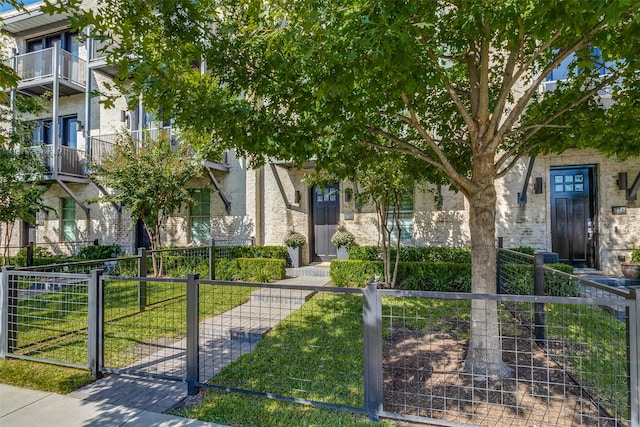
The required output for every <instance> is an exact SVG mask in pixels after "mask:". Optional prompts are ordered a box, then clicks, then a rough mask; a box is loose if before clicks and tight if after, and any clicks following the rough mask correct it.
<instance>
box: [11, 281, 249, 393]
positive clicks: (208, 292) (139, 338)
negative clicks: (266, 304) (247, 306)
mask: <svg viewBox="0 0 640 427" xmlns="http://www.w3.org/2000/svg"><path fill="white" fill-rule="evenodd" d="M137 286H138V283H137V282H132V281H110V282H107V283H106V284H105V319H106V322H105V355H104V360H105V364H107V366H109V367H114V368H121V367H124V366H127V365H128V364H131V363H133V362H134V361H135V360H136V359H137V358H138V357H139V355H136V354H135V351H134V350H135V348H136V347H137V346H138V345H140V343H155V342H157V341H159V340H169V341H171V340H178V339H181V338H184V336H185V335H186V319H185V312H186V296H185V287H184V284H183V283H166V282H152V281H149V282H148V283H147V291H148V304H149V305H148V306H147V308H146V309H145V310H144V311H142V312H138V303H137V301H138V300H137V298H138V288H137ZM252 290H254V289H253V288H249V287H233V288H231V287H229V286H226V287H225V286H208V285H201V290H200V307H199V308H200V318H201V320H202V319H204V318H206V317H210V316H215V315H217V314H220V313H222V312H225V311H227V310H229V309H231V308H233V307H235V306H237V305H240V304H242V303H244V302H246V301H247V300H248V299H249V296H250V293H251V291H252ZM86 292H87V289H86V287H84V286H67V287H63V288H62V289H60V290H58V291H56V292H49V293H41V294H39V295H36V296H32V297H29V298H24V299H21V300H19V311H18V312H19V317H18V325H19V326H18V334H17V337H18V340H17V344H18V348H17V349H16V350H15V351H14V352H15V353H16V354H23V355H28V356H32V357H36V358H40V359H50V360H62V361H65V362H67V363H74V364H78V365H85V364H86V363H87V359H88V354H87V344H88V341H87V340H88V337H87V329H86V328H87V323H88V314H87V293H86ZM14 362H17V361H15V360H7V361H5V362H3V363H5V364H6V365H4V366H7V374H6V375H3V376H2V377H0V381H1V382H3V383H6V384H11V385H16V386H25V387H29V385H26V384H25V379H28V378H29V376H30V373H31V370H32V368H31V367H30V366H36V368H33V369H35V370H36V371H43V372H49V374H47V375H48V376H50V377H51V378H56V377H58V376H61V375H62V374H61V373H62V372H70V373H69V374H67V375H69V376H70V377H72V378H74V377H75V376H76V375H77V373H76V371H75V370H72V371H66V369H67V368H58V367H55V366H53V365H48V364H40V363H30V362H27V361H21V363H14ZM11 363H14V364H11ZM3 370H4V367H3ZM79 372H83V373H84V374H83V375H80V378H84V376H86V375H89V374H88V373H87V372H86V371H82V370H80V371H79ZM89 376H90V375H89ZM45 378H46V376H45ZM45 382H46V381H45ZM54 382H55V380H54ZM79 383H81V384H80V385H83V384H84V383H86V380H85V379H81V380H79ZM31 388H38V389H43V390H47V388H46V385H41V384H39V383H34V384H33V385H32V386H31Z"/></svg>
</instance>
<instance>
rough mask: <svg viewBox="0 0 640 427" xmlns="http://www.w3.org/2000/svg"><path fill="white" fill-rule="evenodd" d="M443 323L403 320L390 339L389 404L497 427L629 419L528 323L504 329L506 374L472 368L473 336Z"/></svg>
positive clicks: (420, 413) (392, 409)
mask: <svg viewBox="0 0 640 427" xmlns="http://www.w3.org/2000/svg"><path fill="white" fill-rule="evenodd" d="M441 322H444V323H445V324H446V323H447V320H446V319H443V320H442V321H441ZM456 325H458V327H459V326H460V323H459V322H457V323H456ZM438 329H442V330H440V331H430V332H425V331H422V330H415V329H413V328H411V327H410V326H409V325H406V324H401V325H398V324H396V325H394V329H393V330H392V331H390V333H389V335H388V336H387V337H386V338H385V343H384V354H383V358H384V359H383V360H384V362H383V363H384V397H385V400H384V409H385V411H388V412H396V413H400V414H405V415H413V416H420V417H427V418H433V419H439V420H446V421H449V422H458V423H466V424H473V425H481V426H492V427H493V426H500V427H507V426H513V427H516V426H517V427H523V426H531V427H533V426H536V427H540V426H562V427H565V426H566V427H569V426H603V427H605V426H606V427H609V426H611V427H613V426H617V425H622V424H617V423H616V421H615V420H613V419H611V417H610V416H609V415H608V414H607V413H606V412H605V411H604V410H603V408H600V407H599V406H598V405H597V404H595V403H594V402H593V401H592V399H591V396H590V395H589V394H588V393H587V392H586V391H585V390H584V389H583V387H581V386H579V385H578V384H576V382H575V381H574V379H573V378H572V377H571V376H570V375H568V374H567V372H566V370H565V369H564V368H563V367H562V366H559V365H558V364H557V363H556V362H555V361H554V360H553V359H551V358H550V357H549V356H548V355H547V354H546V353H545V351H544V350H543V349H542V348H540V347H539V346H538V345H537V344H536V342H535V339H534V338H533V337H532V334H531V331H530V330H528V329H527V328H525V327H514V328H511V329H512V331H511V332H510V333H505V332H504V331H503V339H502V345H503V360H504V361H505V362H506V363H507V364H508V365H509V366H510V367H511V368H512V369H513V374H512V376H511V377H510V378H507V379H504V380H499V379H491V378H487V377H482V376H472V375H470V374H466V373H465V372H464V359H465V356H466V352H467V345H468V341H467V340H466V339H460V338H456V335H457V334H458V333H459V332H460V331H459V330H458V331H450V332H448V331H446V329H447V328H446V327H445V328H438ZM406 425H410V424H406ZM415 425H420V424H415ZM422 425H424V424H422Z"/></svg>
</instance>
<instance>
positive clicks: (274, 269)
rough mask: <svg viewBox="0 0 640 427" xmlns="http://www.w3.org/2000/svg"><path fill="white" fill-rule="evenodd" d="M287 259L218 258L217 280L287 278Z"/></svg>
mask: <svg viewBox="0 0 640 427" xmlns="http://www.w3.org/2000/svg"><path fill="white" fill-rule="evenodd" d="M286 264H287V262H286V260H284V259H275V258H234V259H232V260H227V259H224V258H223V259H217V260H216V277H215V280H241V281H248V282H263V283H267V282H271V281H275V280H282V279H284V278H285V274H286V273H285V267H286Z"/></svg>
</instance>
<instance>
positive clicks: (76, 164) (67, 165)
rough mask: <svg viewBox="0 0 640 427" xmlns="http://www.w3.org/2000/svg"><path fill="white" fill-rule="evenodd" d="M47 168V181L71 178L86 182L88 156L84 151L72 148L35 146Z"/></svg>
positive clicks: (45, 173)
mask: <svg viewBox="0 0 640 427" xmlns="http://www.w3.org/2000/svg"><path fill="white" fill-rule="evenodd" d="M33 150H35V151H36V152H37V153H38V154H39V156H40V158H41V159H42V163H43V164H44V168H45V172H44V175H45V179H55V178H56V177H58V176H59V177H61V178H63V177H69V178H72V179H71V180H73V181H76V180H77V179H74V178H80V181H84V180H85V178H86V163H87V162H86V156H85V153H84V151H80V150H77V149H75V148H71V147H65V146H56V147H54V146H53V145H41V146H34V147H33Z"/></svg>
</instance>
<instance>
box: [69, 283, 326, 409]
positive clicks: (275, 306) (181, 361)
mask: <svg viewBox="0 0 640 427" xmlns="http://www.w3.org/2000/svg"><path fill="white" fill-rule="evenodd" d="M328 281H329V279H328V277H302V276H301V277H295V278H290V279H285V280H281V281H279V282H277V283H280V284H289V285H297V286H324V285H326V283H327V282H328ZM311 295H312V292H310V291H302V290H280V289H268V288H265V289H260V290H258V291H255V292H254V293H253V294H252V296H251V299H250V301H248V302H247V303H245V304H243V305H241V306H238V307H235V308H233V309H232V310H229V311H227V312H225V313H222V314H220V315H218V316H215V317H212V318H209V319H206V320H204V321H202V322H201V323H200V347H201V349H200V381H202V382H204V381H206V380H208V379H210V378H211V377H213V376H215V375H216V374H217V373H218V372H220V370H221V369H222V368H223V367H225V366H226V365H228V364H229V363H231V362H233V361H234V360H236V359H237V358H238V357H240V356H242V355H243V354H246V353H249V352H251V351H252V350H253V349H254V348H255V345H256V344H257V343H258V341H259V340H260V339H261V338H262V335H263V334H264V333H266V332H268V331H269V330H270V329H271V328H273V327H274V326H275V325H277V324H278V323H279V322H280V321H282V320H283V319H284V318H285V317H287V316H289V315H290V314H291V313H293V312H294V311H296V310H297V309H298V308H300V306H301V305H302V304H303V303H304V302H305V301H306V300H307V299H308V298H309V297H310V296H311ZM185 357H186V341H185V340H181V341H178V342H175V343H171V344H169V345H165V346H164V347H163V348H162V349H161V350H159V351H157V352H155V353H153V354H150V355H149V356H147V357H145V358H144V359H142V360H140V361H139V362H136V364H135V365H132V366H131V367H130V369H132V370H136V371H138V372H143V373H147V374H156V375H158V374H160V375H171V376H179V377H184V374H185V371H186V362H185ZM69 396H70V397H74V398H76V399H80V400H81V401H83V402H99V403H102V404H110V405H123V406H126V407H128V408H134V409H138V410H147V411H153V412H159V413H164V412H166V411H168V410H169V409H171V408H172V407H174V406H175V405H176V404H178V403H179V402H180V401H181V400H182V399H184V398H185V397H186V396H187V386H186V384H185V383H182V382H175V381H169V380H158V379H152V378H144V377H141V376H137V375H136V376H130V375H123V374H112V375H109V376H108V377H105V378H103V379H101V380H99V381H96V382H94V383H92V384H89V385H87V386H85V387H82V388H80V389H78V390H76V391H74V392H72V393H70V394H69Z"/></svg>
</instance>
